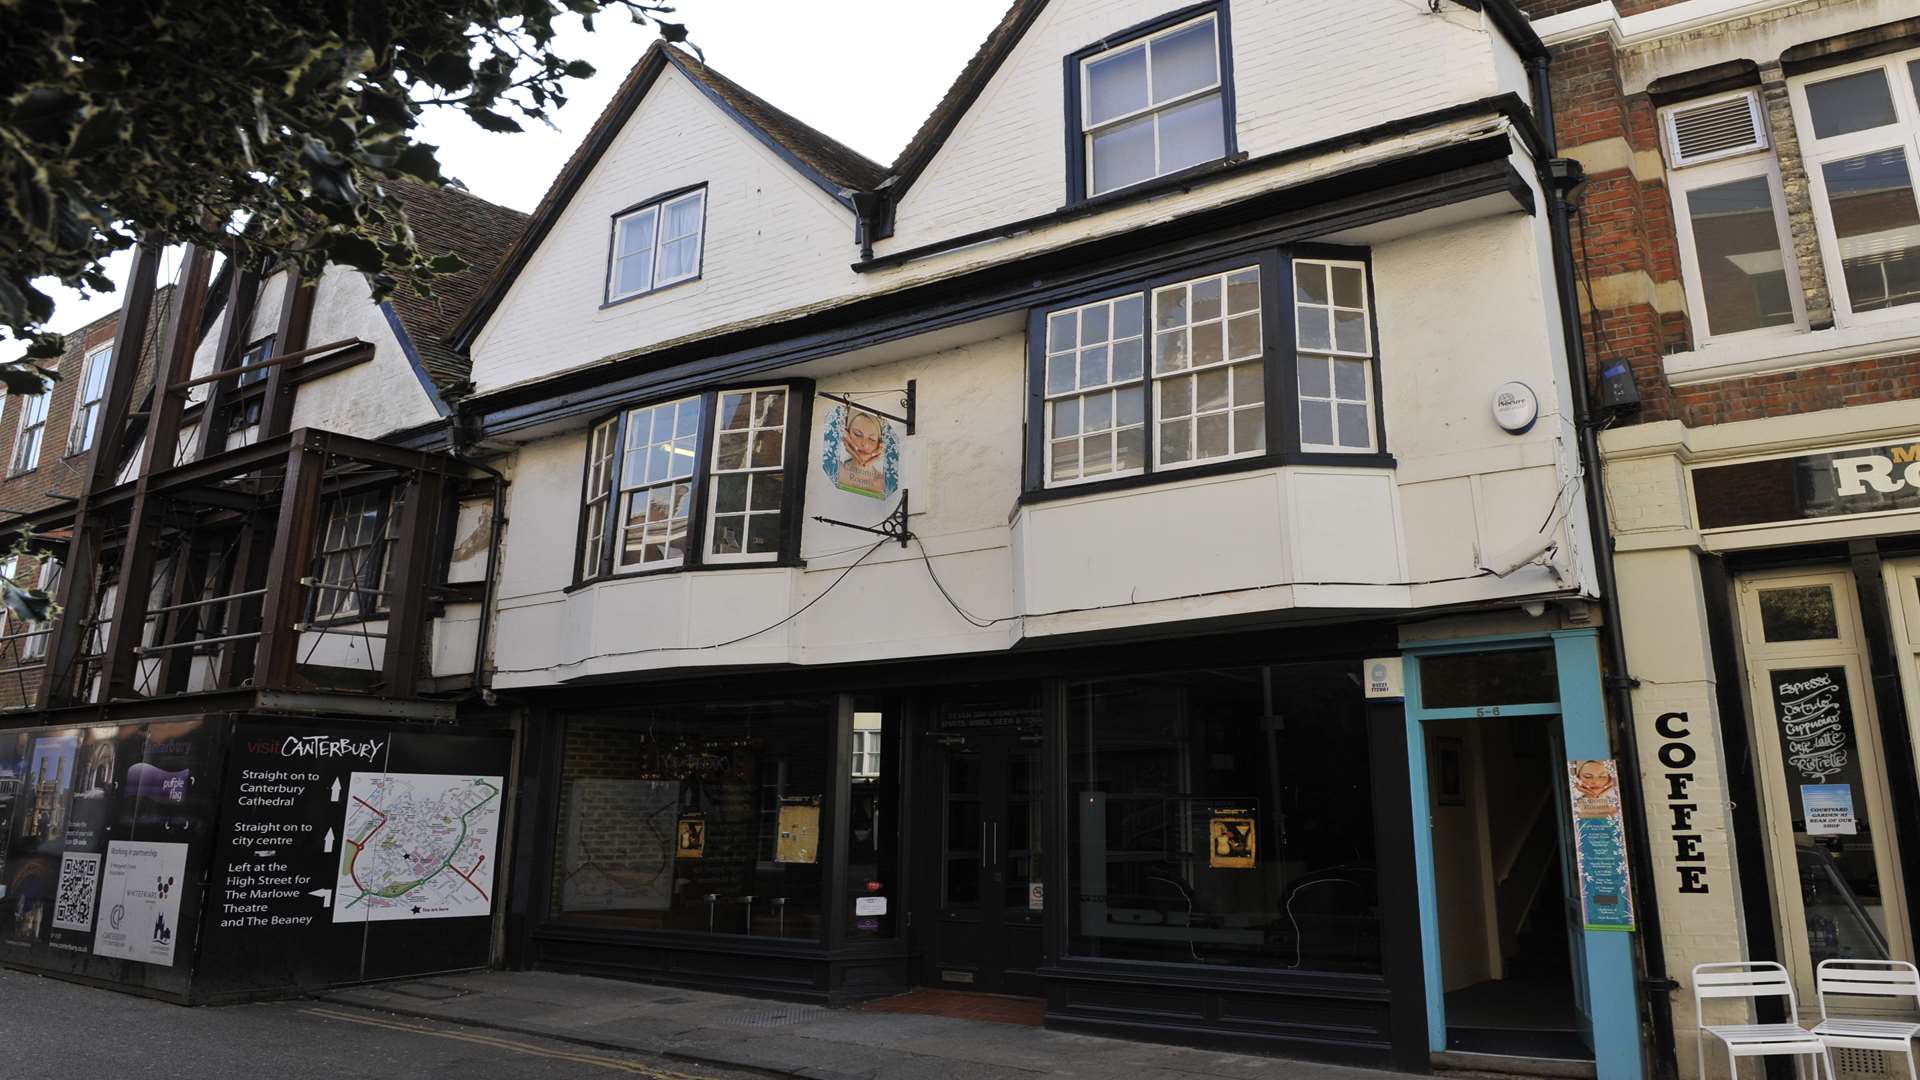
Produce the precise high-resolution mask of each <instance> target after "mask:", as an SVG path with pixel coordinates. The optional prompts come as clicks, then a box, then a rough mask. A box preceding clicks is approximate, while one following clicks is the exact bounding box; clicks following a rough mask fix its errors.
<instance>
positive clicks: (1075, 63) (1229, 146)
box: [1064, 0, 1240, 206]
mask: <svg viewBox="0 0 1920 1080" xmlns="http://www.w3.org/2000/svg"><path fill="white" fill-rule="evenodd" d="M1207 15H1212V16H1213V18H1214V29H1215V38H1216V41H1215V44H1216V45H1217V46H1218V47H1219V50H1220V60H1219V63H1220V115H1221V121H1222V123H1223V124H1224V125H1225V127H1226V131H1225V132H1224V136H1225V137H1224V140H1223V142H1222V144H1221V145H1222V147H1223V149H1222V152H1221V155H1220V156H1219V157H1217V158H1214V159H1213V160H1211V161H1203V162H1201V163H1200V164H1198V165H1190V166H1188V167H1186V168H1184V169H1179V170H1176V171H1174V172H1168V173H1161V174H1159V175H1157V176H1152V177H1148V178H1147V179H1145V180H1141V181H1139V182H1138V183H1133V184H1128V185H1125V186H1123V187H1117V188H1114V189H1113V190H1111V191H1105V192H1101V193H1100V194H1098V195H1092V194H1090V193H1089V192H1088V187H1087V165H1088V159H1087V136H1086V131H1085V130H1084V128H1083V127H1082V125H1081V119H1082V117H1083V115H1084V110H1083V109H1082V108H1081V98H1082V94H1081V81H1080V68H1081V65H1082V64H1083V63H1084V62H1086V61H1087V60H1090V59H1092V58H1093V57H1096V56H1098V55H1100V54H1101V53H1105V52H1112V51H1113V50H1116V49H1123V48H1126V47H1127V46H1129V45H1132V44H1133V43H1134V42H1136V41H1139V40H1140V39H1142V38H1146V37H1150V36H1152V35H1153V34H1157V33H1159V32H1160V31H1162V30H1165V29H1167V28H1169V27H1172V26H1175V25H1178V24H1180V23H1183V22H1190V21H1192V20H1194V19H1199V18H1202V17H1205V16H1207ZM1064 77H1065V81H1066V94H1065V101H1066V131H1067V205H1068V206H1077V205H1079V204H1082V203H1087V202H1095V201H1100V200H1105V199H1113V198H1120V197H1123V196H1125V195H1128V194H1132V193H1134V192H1136V191H1139V190H1141V189H1144V188H1146V187H1148V186H1150V185H1152V184H1155V183H1161V182H1165V181H1167V180H1169V179H1173V178H1178V177H1183V176H1187V175H1190V174H1193V173H1200V172H1207V171H1210V170H1212V169H1216V168H1218V167H1219V166H1220V163H1221V162H1223V161H1231V160H1233V159H1234V158H1236V157H1238V156H1239V155H1240V140H1239V138H1238V135H1237V129H1238V127H1239V123H1238V110H1237V107H1236V104H1235V100H1234V90H1233V27H1232V20H1231V18H1230V17H1229V13H1228V10H1227V0H1206V2H1205V3H1200V4H1193V5H1190V6H1188V7H1183V8H1180V9H1179V10H1177V11H1170V12H1167V13H1166V14H1164V15H1156V16H1154V17H1153V18H1151V19H1148V20H1147V21H1145V22H1141V23H1136V24H1134V25H1133V26H1129V27H1127V28H1126V29H1124V30H1120V31H1117V32H1115V33H1112V34H1108V35H1107V36H1106V37H1103V38H1101V39H1100V40H1098V41H1095V42H1091V43H1089V44H1087V45H1084V46H1082V47H1080V48H1078V49H1076V50H1074V51H1073V52H1071V53H1068V54H1067V57H1066V60H1065V74H1064Z"/></svg>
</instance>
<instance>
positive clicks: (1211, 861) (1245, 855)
mask: <svg viewBox="0 0 1920 1080" xmlns="http://www.w3.org/2000/svg"><path fill="white" fill-rule="evenodd" d="M1257 846H1258V840H1257V838H1256V837H1255V833H1254V814H1253V811H1251V810H1249V809H1246V808H1245V807H1234V808H1231V809H1215V810H1214V811H1213V813H1212V815H1211V816H1210V817H1209V819H1208V822H1207V865H1208V866H1210V867H1212V868H1213V869H1215V870H1252V869H1253V868H1254V867H1255V866H1257V865H1258V864H1259V851H1258V850H1257Z"/></svg>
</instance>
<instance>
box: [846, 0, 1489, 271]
mask: <svg viewBox="0 0 1920 1080" xmlns="http://www.w3.org/2000/svg"><path fill="white" fill-rule="evenodd" d="M1179 6H1180V5H1178V4H1174V3H1168V2H1167V0H1083V2H1081V3H1053V4H1049V5H1048V6H1047V8H1046V10H1045V11H1043V12H1041V14H1040V15H1039V16H1038V17H1037V18H1036V19H1035V20H1034V23H1033V26H1032V27H1031V28H1029V29H1028V31H1027V33H1026V36H1025V37H1024V38H1022V40H1021V42H1020V44H1019V45H1018V46H1016V47H1015V48H1014V50H1013V52H1012V54H1011V55H1009V56H1008V57H1007V60H1006V62H1005V63H1004V64H1002V65H1001V67H1000V70H999V72H998V73H996V74H995V76H994V78H993V79H992V81H991V82H989V83H988V85H987V88H986V89H985V91H983V92H982V93H981V95H980V97H979V99H978V100H977V101H976V102H975V103H974V106H973V108H972V109H971V110H969V111H968V113H967V116H966V117H965V118H964V119H962V120H961V121H960V123H959V125H958V126H956V127H955V128H954V131H953V134H952V135H951V136H950V137H949V138H948V139H947V142H946V145H945V146H944V147H942V148H941V150H940V152H939V153H938V154H937V155H935V157H934V159H933V161H932V163H931V164H930V165H929V166H928V167H927V169H926V171H925V172H924V173H922V174H921V176H920V178H919V180H918V181H916V182H915V184H914V186H913V188H912V189H910V190H909V191H908V192H907V195H906V197H905V199H904V200H902V203H901V206H900V209H899V215H898V221H897V222H896V225H895V234H894V237H893V239H891V240H889V241H887V242H886V243H884V244H883V245H880V246H879V247H878V250H879V252H880V253H881V254H885V253H886V252H888V251H894V250H900V249H903V248H911V247H917V246H919V245H921V244H926V243H930V242H932V241H935V240H941V239H944V238H947V237H952V236H960V235H964V234H966V233H969V232H974V231H976V230H979V229H985V228H988V227H991V226H993V225H997V224H1000V223H1002V222H1007V221H1016V220H1019V219H1021V218H1027V217H1033V216H1036V215H1039V214H1045V213H1047V212H1049V211H1051V210H1053V209H1055V208H1057V207H1059V206H1060V205H1061V203H1062V202H1064V201H1065V199H1066V194H1067V186H1066V184H1067V181H1066V171H1065V170H1066V163H1065V153H1066V151H1065V145H1066V128H1065V124H1066V117H1065V111H1064V110H1065V103H1064V101H1063V100H1062V93H1063V83H1062V79H1063V75H1062V72H1063V60H1064V58H1065V57H1066V56H1067V55H1068V54H1070V53H1072V52H1075V51H1077V50H1079V49H1081V48H1083V47H1085V46H1086V45H1088V44H1090V43H1092V42H1095V41H1098V40H1100V39H1101V38H1103V37H1105V36H1107V35H1110V34H1113V33H1115V32H1117V31H1121V30H1125V29H1126V28H1128V27H1130V26H1133V25H1135V24H1138V23H1140V22H1143V21H1145V20H1148V19H1151V18H1153V17H1155V16H1157V15H1160V14H1163V13H1164V12H1166V11H1169V10H1172V9H1173V8H1177V7H1179ZM1230 22H1231V36H1232V38H1233V64H1234V87H1235V92H1236V94H1237V96H1238V100H1239V104H1238V110H1237V111H1238V121H1239V122H1238V125H1237V128H1236V130H1237V134H1238V138H1239V143H1240V149H1241V150H1242V151H1243V152H1245V153H1247V154H1249V155H1252V156H1255V157H1258V156H1260V155H1262V154H1271V153H1274V152H1276V151H1280V150H1285V149H1287V148H1289V147H1296V146H1303V145H1306V144H1309V143H1313V142H1317V141H1320V140H1322V139H1327V138H1331V137H1333V136H1336V135H1340V134H1343V133H1345V132H1349V131H1357V130H1360V129H1362V128H1368V127H1373V126H1374V125H1377V124H1381V123H1385V122H1386V121H1388V120H1392V119H1395V118H1397V117H1405V116H1413V115H1416V114H1419V113H1423V112H1429V111H1432V110H1434V109H1439V108H1442V107H1444V106H1447V105H1450V104H1454V103H1456V102H1462V101H1472V100H1475V99H1478V98H1483V97H1488V96H1491V95H1493V94H1496V93H1499V92H1501V91H1502V90H1503V89H1515V90H1518V89H1520V88H1519V87H1503V86H1501V85H1499V82H1500V80H1501V79H1502V77H1503V72H1502V71H1501V70H1500V65H1497V64H1496V63H1495V61H1494V53H1495V52H1496V51H1500V52H1505V51H1507V46H1506V45H1505V43H1504V42H1502V41H1500V40H1499V38H1498V36H1497V35H1496V34H1495V33H1494V32H1493V31H1492V29H1491V28H1490V27H1486V26H1484V25H1483V24H1482V21H1481V18H1480V16H1478V15H1476V14H1474V13H1472V12H1467V11H1461V10H1459V9H1457V8H1453V9H1451V10H1449V11H1448V12H1447V13H1446V14H1445V15H1431V14H1428V13H1426V11H1425V5H1424V4H1412V3H1407V2H1406V0H1340V2H1339V3H1327V2H1326V0H1254V2H1246V0H1242V2H1240V3H1236V4H1233V5H1232V8H1231V12H1230ZM1515 70H1517V69H1515Z"/></svg>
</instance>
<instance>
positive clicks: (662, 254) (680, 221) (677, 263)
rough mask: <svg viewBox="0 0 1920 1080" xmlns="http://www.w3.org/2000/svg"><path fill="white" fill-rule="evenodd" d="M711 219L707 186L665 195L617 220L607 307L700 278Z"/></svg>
mask: <svg viewBox="0 0 1920 1080" xmlns="http://www.w3.org/2000/svg"><path fill="white" fill-rule="evenodd" d="M706 219H707V189H706V188H705V187H704V186H702V187H697V188H694V189H693V190H691V191H678V192H674V193H672V194H669V195H663V196H661V197H659V198H656V199H651V200H649V201H647V202H644V203H641V204H640V205H639V206H636V207H633V208H632V209H629V210H624V211H621V212H620V213H618V214H616V215H614V218H613V255H612V258H611V260H610V265H609V266H608V267H607V303H609V304H611V303H613V302H615V301H618V300H627V299H631V298H632V297H635V296H640V295H642V294H644V293H649V292H653V291H654V290H656V289H664V288H666V287H667V286H669V285H676V284H678V283H680V282H682V281H692V280H693V279H694V278H697V277H699V276H700V262H701V259H700V256H701V246H702V243H703V241H704V240H705V237H706V224H707V220H706Z"/></svg>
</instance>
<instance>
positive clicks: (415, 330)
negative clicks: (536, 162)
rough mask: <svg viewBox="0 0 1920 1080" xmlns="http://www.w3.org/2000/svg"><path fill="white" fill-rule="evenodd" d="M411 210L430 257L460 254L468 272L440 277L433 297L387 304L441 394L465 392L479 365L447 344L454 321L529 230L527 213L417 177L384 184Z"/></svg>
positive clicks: (402, 294) (403, 291)
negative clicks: (475, 366)
mask: <svg viewBox="0 0 1920 1080" xmlns="http://www.w3.org/2000/svg"><path fill="white" fill-rule="evenodd" d="M382 186H384V187H386V188H388V189H389V190H390V191H391V192H392V193H393V194H394V195H395V196H397V197H398V198H399V200H400V203H401V205H402V206H404V207H406V211H407V224H408V225H409V226H410V227H411V228H412V229H413V238H414V242H415V243H416V244H418V245H419V247H420V250H421V251H422V252H424V253H426V254H428V255H439V254H442V253H445V252H449V251H450V252H453V253H454V254H456V255H458V256H460V257H461V258H462V259H463V260H465V261H466V263H467V267H468V269H466V270H463V271H461V272H460V273H458V274H453V275H450V276H447V277H441V278H438V279H436V280H435V281H434V283H433V295H432V296H421V295H420V294H418V293H416V292H414V291H413V290H412V289H409V288H406V287H404V286H403V287H401V288H399V289H396V290H394V293H393V295H392V296H390V297H388V298H387V302H388V303H389V304H391V305H393V313H394V315H395V316H397V317H398V318H399V321H400V325H401V326H403V327H405V328H406V331H407V336H408V337H409V338H411V339H412V343H413V348H414V351H415V352H416V353H417V354H418V356H419V359H420V366H421V367H423V368H425V369H426V372H427V377H428V378H430V379H432V380H433V384H434V385H435V386H436V387H438V388H439V389H440V392H441V393H442V394H448V393H455V392H457V391H459V390H460V389H462V388H464V386H465V384H466V383H467V381H468V377H469V376H470V375H471V374H472V363H471V362H470V361H469V360H468V359H467V357H466V356H465V355H463V354H462V353H459V352H456V351H455V350H454V349H453V348H452V347H450V346H449V345H448V344H447V338H448V336H449V335H450V334H451V333H452V332H453V327H454V324H456V323H458V322H459V321H460V315H461V313H462V312H465V311H466V310H467V308H468V307H470V306H472V304H473V301H474V298H475V297H477V296H479V295H480V291H481V289H482V288H483V287H484V286H485V284H486V283H487V281H488V280H490V279H491V277H492V275H493V272H494V269H495V268H496V267H498V266H499V265H500V261H501V259H502V257H503V256H505V255H506V253H507V249H508V248H510V247H512V246H513V242H514V241H515V240H517V239H519V237H520V234H521V233H522V232H524V231H526V227H527V215H525V214H523V213H521V212H520V211H518V210H509V209H508V208H506V207H504V206H498V205H495V204H494V203H490V202H488V201H487V200H485V199H482V198H480V197H479V196H477V195H475V194H473V193H472V192H469V191H466V190H464V189H461V188H456V187H434V186H431V185H428V184H421V183H416V182H414V181H411V180H387V181H382Z"/></svg>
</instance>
